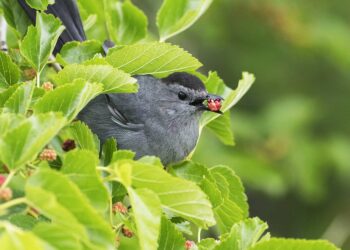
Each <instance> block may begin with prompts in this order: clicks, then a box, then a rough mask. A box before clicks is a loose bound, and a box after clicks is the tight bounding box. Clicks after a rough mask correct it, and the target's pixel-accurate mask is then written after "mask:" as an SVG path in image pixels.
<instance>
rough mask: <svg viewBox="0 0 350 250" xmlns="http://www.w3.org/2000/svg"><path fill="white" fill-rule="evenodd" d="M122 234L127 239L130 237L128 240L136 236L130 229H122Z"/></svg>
mask: <svg viewBox="0 0 350 250" xmlns="http://www.w3.org/2000/svg"><path fill="white" fill-rule="evenodd" d="M122 234H123V235H124V236H125V237H128V238H131V237H132V236H133V235H134V233H133V232H132V231H131V230H130V229H128V228H126V227H123V228H122Z"/></svg>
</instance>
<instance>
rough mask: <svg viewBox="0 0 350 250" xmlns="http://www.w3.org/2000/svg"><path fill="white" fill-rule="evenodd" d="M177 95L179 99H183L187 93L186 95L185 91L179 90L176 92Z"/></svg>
mask: <svg viewBox="0 0 350 250" xmlns="http://www.w3.org/2000/svg"><path fill="white" fill-rule="evenodd" d="M178 97H179V99H180V100H185V99H186V97H187V95H186V93H185V92H182V91H180V92H179V94H178Z"/></svg>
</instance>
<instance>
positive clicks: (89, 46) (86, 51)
mask: <svg viewBox="0 0 350 250" xmlns="http://www.w3.org/2000/svg"><path fill="white" fill-rule="evenodd" d="M102 52H103V50H102V44H101V43H100V42H98V41H96V40H88V41H84V42H77V41H73V42H68V43H65V44H64V45H63V47H62V49H61V50H60V53H59V54H57V55H56V60H57V61H58V62H59V63H60V64H62V65H63V66H66V65H67V64H73V63H82V62H85V61H86V60H89V59H92V58H93V57H94V56H95V55H96V54H98V53H102Z"/></svg>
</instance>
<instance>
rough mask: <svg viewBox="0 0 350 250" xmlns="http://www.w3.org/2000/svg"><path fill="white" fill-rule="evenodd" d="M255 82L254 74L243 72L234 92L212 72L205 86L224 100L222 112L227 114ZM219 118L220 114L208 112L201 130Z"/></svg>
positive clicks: (204, 115)
mask: <svg viewBox="0 0 350 250" xmlns="http://www.w3.org/2000/svg"><path fill="white" fill-rule="evenodd" d="M254 81H255V77H254V75H253V74H250V73H248V72H243V74H242V79H241V80H239V82H238V87H237V88H236V89H235V90H232V89H230V88H229V87H227V86H226V85H225V83H224V82H223V80H222V79H221V78H219V76H218V75H217V73H216V72H210V73H209V76H208V78H207V79H206V80H205V82H204V84H205V86H206V88H207V90H208V92H209V93H212V94H217V95H220V96H221V97H223V98H224V101H223V104H222V108H221V111H222V112H226V111H227V110H229V109H230V108H232V107H233V106H234V105H236V104H237V102H238V101H239V100H240V99H241V98H242V97H243V96H244V95H245V93H247V91H248V90H249V88H250V87H251V86H252V84H253V83H254ZM219 116H220V114H217V113H213V112H206V113H205V114H203V115H202V117H201V120H200V124H201V125H200V128H201V129H202V128H203V127H204V126H205V125H207V124H208V123H209V122H211V121H213V120H214V119H216V118H218V117H219ZM226 126H229V124H226Z"/></svg>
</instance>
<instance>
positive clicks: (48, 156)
mask: <svg viewBox="0 0 350 250" xmlns="http://www.w3.org/2000/svg"><path fill="white" fill-rule="evenodd" d="M56 158H57V154H56V151H55V150H53V149H49V148H46V149H44V150H43V151H42V152H41V154H40V156H39V159H40V160H42V161H54V160H56Z"/></svg>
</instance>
